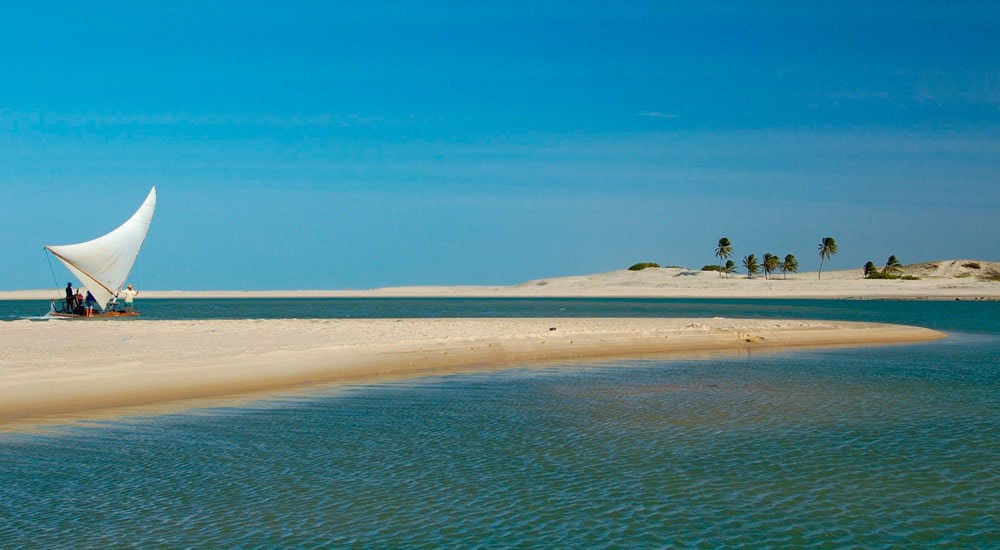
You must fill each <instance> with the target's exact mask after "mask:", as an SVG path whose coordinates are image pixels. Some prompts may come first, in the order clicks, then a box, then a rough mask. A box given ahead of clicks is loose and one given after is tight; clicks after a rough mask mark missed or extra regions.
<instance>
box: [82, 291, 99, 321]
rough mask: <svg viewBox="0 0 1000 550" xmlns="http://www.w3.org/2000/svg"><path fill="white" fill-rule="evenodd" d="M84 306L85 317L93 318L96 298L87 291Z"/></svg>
mask: <svg viewBox="0 0 1000 550" xmlns="http://www.w3.org/2000/svg"><path fill="white" fill-rule="evenodd" d="M85 304H86V306H85V309H86V310H87V317H93V316H94V308H95V307H96V306H97V298H94V295H93V294H91V293H90V291H89V290H88V291H87V301H86V302H85Z"/></svg>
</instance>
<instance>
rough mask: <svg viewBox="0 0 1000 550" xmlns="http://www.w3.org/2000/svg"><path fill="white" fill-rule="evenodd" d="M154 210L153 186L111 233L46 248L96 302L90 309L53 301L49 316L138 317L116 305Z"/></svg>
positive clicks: (154, 195) (154, 194)
mask: <svg viewBox="0 0 1000 550" xmlns="http://www.w3.org/2000/svg"><path fill="white" fill-rule="evenodd" d="M155 209H156V187H153V188H152V189H151V190H150V191H149V195H147V196H146V200H145V201H143V203H142V206H140V207H139V209H138V210H136V211H135V214H132V217H131V218H129V219H128V220H127V221H125V223H123V224H121V225H120V226H119V227H118V228H117V229H115V230H113V231H111V232H110V233H108V234H106V235H103V236H101V237H97V238H96V239H93V240H90V241H87V242H83V243H78V244H64V245H51V246H46V247H45V250H47V251H49V252H50V253H51V254H52V255H53V256H55V257H56V258H57V259H59V261H61V262H62V263H63V265H65V266H66V267H67V268H68V269H69V270H70V272H72V273H73V275H74V276H75V277H76V278H77V279H78V280H79V281H80V283H82V284H83V286H84V287H85V288H86V290H87V291H88V292H89V293H90V294H91V295H92V296H93V297H94V302H91V304H92V305H93V306H94V307H93V308H92V309H90V310H88V308H86V307H81V306H84V304H75V303H73V302H72V301H71V300H69V299H66V300H52V301H51V302H50V311H49V316H52V317H70V318H75V317H118V316H129V317H131V316H135V315H138V314H139V313H138V312H135V311H120V310H118V308H117V307H114V305H115V303H116V302H117V298H118V295H119V294H120V293H121V291H122V286H123V285H124V284H125V280H126V279H128V274H129V272H130V271H132V265H133V264H135V259H136V258H137V257H138V256H139V249H140V248H141V247H142V242H143V241H144V240H146V232H147V231H149V224H150V223H151V222H152V221H153V211H154V210H155ZM95 309H96V311H94V310H95Z"/></svg>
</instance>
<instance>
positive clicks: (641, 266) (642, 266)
mask: <svg viewBox="0 0 1000 550" xmlns="http://www.w3.org/2000/svg"><path fill="white" fill-rule="evenodd" d="M647 267H660V264H658V263H654V262H641V263H637V264H635V265H633V266H632V267H630V268H628V270H629V271H640V270H642V269H646V268H647Z"/></svg>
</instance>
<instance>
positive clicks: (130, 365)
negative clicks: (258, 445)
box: [0, 318, 945, 425]
mask: <svg viewBox="0 0 1000 550" xmlns="http://www.w3.org/2000/svg"><path fill="white" fill-rule="evenodd" d="M944 337H945V334H943V333H941V332H937V331H934V330H930V329H925V328H919V327H911V326H903V325H889V324H876V323H858V322H842V321H836V322H830V321H810V320H761V319H749V320H748V319H727V318H711V319H677V318H586V319H582V318H558V319H554V318H553V319H544V318H530V319H528V318H521V319H509V318H475V319H316V320H305V319H280V320H279V319H275V320H190V321H149V320H130V321H87V320H83V321H66V320H47V321H32V320H18V321H11V322H5V323H0V425H3V424H10V423H15V422H23V421H25V420H31V419H43V418H53V417H58V416H60V415H73V414H79V413H88V412H93V411H100V410H106V409H113V408H118V407H134V406H144V405H156V404H162V403H167V402H176V401H181V400H189V399H212V398H221V397H223V396H232V395H240V394H248V393H254V392H263V391H275V390H284V389H292V388H302V387H309V386H315V385H319V384H329V383H340V382H364V381H368V380H372V381H374V380H378V379H382V378H391V377H406V376H422V375H431V374H434V375H438V374H444V373H449V372H455V371H458V370H469V369H477V368H496V367H503V366H508V365H522V364H531V363H541V362H545V363H549V364H551V363H553V362H562V361H570V362H572V360H577V359H587V358H612V357H614V358H617V357H623V358H624V357H629V356H639V355H648V356H654V355H655V356H659V355H663V356H668V355H670V354H678V353H683V352H697V351H707V350H711V351H720V350H758V349H769V348H783V347H796V346H837V345H870V344H891V343H906V342H920V341H930V340H935V339H939V338H944Z"/></svg>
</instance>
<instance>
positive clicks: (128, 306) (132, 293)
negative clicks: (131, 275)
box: [122, 285, 139, 313]
mask: <svg viewBox="0 0 1000 550" xmlns="http://www.w3.org/2000/svg"><path fill="white" fill-rule="evenodd" d="M122 293H123V294H124V295H125V311H127V312H129V313H132V306H133V305H134V304H133V302H135V297H136V296H137V295H138V294H139V291H138V290H135V289H133V288H132V285H128V288H126V289H125V290H124V291H122Z"/></svg>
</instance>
